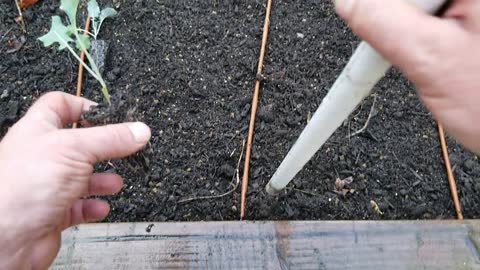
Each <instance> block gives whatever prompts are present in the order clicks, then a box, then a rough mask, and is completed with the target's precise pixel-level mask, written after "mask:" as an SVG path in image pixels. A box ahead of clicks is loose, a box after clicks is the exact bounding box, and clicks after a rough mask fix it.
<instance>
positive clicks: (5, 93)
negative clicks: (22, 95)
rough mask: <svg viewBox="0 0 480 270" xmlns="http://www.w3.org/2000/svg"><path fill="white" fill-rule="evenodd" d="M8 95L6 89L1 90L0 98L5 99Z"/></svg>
mask: <svg viewBox="0 0 480 270" xmlns="http://www.w3.org/2000/svg"><path fill="white" fill-rule="evenodd" d="M9 96H10V93H8V90H6V89H5V90H3V92H2V95H1V96H0V99H6V98H8V97H9Z"/></svg>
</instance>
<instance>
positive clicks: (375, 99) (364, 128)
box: [349, 95, 377, 137]
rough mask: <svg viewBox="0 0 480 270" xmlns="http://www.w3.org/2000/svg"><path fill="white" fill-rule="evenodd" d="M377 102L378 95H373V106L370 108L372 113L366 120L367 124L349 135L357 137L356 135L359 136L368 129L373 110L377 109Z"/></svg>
mask: <svg viewBox="0 0 480 270" xmlns="http://www.w3.org/2000/svg"><path fill="white" fill-rule="evenodd" d="M376 102H377V95H373V103H372V107H371V108H370V113H369V114H368V118H367V121H366V122H365V125H364V126H363V127H362V128H361V129H359V130H357V131H355V132H354V133H352V134H351V135H350V136H349V137H355V136H357V135H358V134H360V133H362V132H364V131H365V130H366V129H367V127H368V124H369V123H370V120H371V119H372V116H373V112H374V111H375V103H376Z"/></svg>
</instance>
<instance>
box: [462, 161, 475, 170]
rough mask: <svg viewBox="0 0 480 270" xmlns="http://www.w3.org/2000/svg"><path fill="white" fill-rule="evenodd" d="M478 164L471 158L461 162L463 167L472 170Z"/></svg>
mask: <svg viewBox="0 0 480 270" xmlns="http://www.w3.org/2000/svg"><path fill="white" fill-rule="evenodd" d="M476 166H478V164H477V162H475V161H474V160H473V159H469V160H467V161H465V162H464V163H463V167H464V168H465V169H466V170H467V171H473V169H474V168H475V167H476Z"/></svg>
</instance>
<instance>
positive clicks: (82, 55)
mask: <svg viewBox="0 0 480 270" xmlns="http://www.w3.org/2000/svg"><path fill="white" fill-rule="evenodd" d="M90 21H91V20H90V16H88V17H87V20H86V21H85V32H88V31H89V30H90ZM80 59H81V60H82V61H80V63H79V64H78V77H77V92H76V95H77V97H80V96H81V95H82V83H83V65H82V63H81V62H83V61H85V51H84V50H82V51H81V52H80ZM77 126H78V123H76V122H75V123H73V125H72V128H77Z"/></svg>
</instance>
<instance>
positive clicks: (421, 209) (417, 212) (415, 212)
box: [411, 204, 428, 217]
mask: <svg viewBox="0 0 480 270" xmlns="http://www.w3.org/2000/svg"><path fill="white" fill-rule="evenodd" d="M427 210H428V208H427V205H426V204H420V205H417V206H415V207H414V208H413V209H412V212H411V213H412V216H414V217H419V216H421V215H423V214H424V213H425V212H427Z"/></svg>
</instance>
